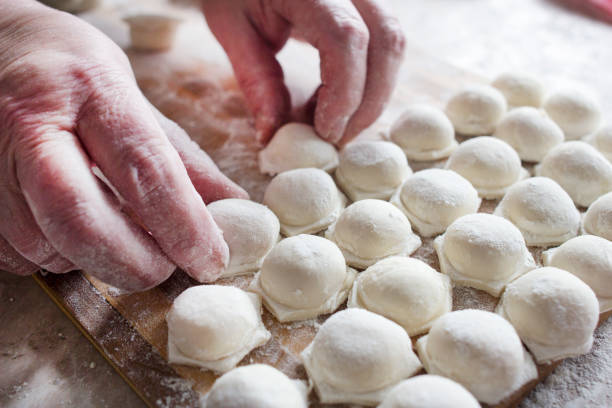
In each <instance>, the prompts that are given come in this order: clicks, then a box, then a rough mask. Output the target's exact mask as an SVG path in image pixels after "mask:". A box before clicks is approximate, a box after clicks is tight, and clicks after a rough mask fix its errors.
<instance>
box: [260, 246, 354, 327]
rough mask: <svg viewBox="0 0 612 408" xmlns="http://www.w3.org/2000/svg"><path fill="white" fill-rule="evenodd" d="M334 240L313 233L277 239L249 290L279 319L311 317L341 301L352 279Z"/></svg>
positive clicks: (335, 305) (334, 306)
mask: <svg viewBox="0 0 612 408" xmlns="http://www.w3.org/2000/svg"><path fill="white" fill-rule="evenodd" d="M355 274H356V272H355V270H353V269H350V268H348V267H347V266H346V263H345V261H344V256H343V255H342V252H341V251H340V249H338V247H337V246H336V244H334V243H333V242H331V241H330V240H328V239H325V238H322V237H318V236H315V235H304V234H301V235H296V236H294V237H290V238H286V239H284V240H282V241H281V242H279V243H278V244H277V245H276V246H275V247H274V249H273V250H272V251H271V252H270V253H269V254H268V256H266V259H265V260H264V263H263V265H262V267H261V271H260V272H259V273H258V274H257V275H256V276H255V279H254V280H253V282H252V283H251V286H250V290H252V291H254V292H256V293H259V294H260V295H261V296H262V297H263V301H264V305H265V306H266V307H267V308H268V310H269V311H270V312H271V313H272V314H273V315H274V316H275V317H276V318H277V319H278V320H279V321H280V322H289V321H294V320H304V319H311V318H314V317H316V316H318V315H320V314H326V313H331V312H333V311H334V310H336V309H337V308H338V306H340V304H341V303H342V302H344V301H345V300H346V298H347V296H348V292H349V290H350V288H351V286H352V284H353V280H354V279H355Z"/></svg>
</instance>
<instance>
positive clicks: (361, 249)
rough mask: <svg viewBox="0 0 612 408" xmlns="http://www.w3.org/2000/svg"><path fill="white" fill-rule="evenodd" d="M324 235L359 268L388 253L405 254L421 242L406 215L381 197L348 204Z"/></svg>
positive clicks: (347, 260)
mask: <svg viewBox="0 0 612 408" xmlns="http://www.w3.org/2000/svg"><path fill="white" fill-rule="evenodd" d="M325 236H326V237H327V238H328V239H330V240H332V241H334V242H335V243H336V244H337V245H338V247H339V248H340V250H341V251H342V253H343V254H344V257H345V258H346V262H347V263H348V264H349V265H350V266H352V267H354V268H360V269H364V268H367V267H368V266H370V265H372V264H374V263H375V262H376V261H378V260H380V259H382V258H386V257H388V256H391V255H405V256H408V255H410V254H411V253H413V252H414V251H416V249H417V248H418V247H420V246H421V239H420V238H419V237H418V236H417V235H416V234H414V233H413V232H412V227H411V225H410V221H408V218H406V216H405V215H404V214H403V213H402V212H401V211H400V210H399V209H398V208H397V207H395V206H394V205H393V204H391V203H388V202H386V201H381V200H369V199H368V200H361V201H357V202H354V203H353V204H351V205H349V206H348V207H347V208H346V209H345V210H344V211H342V214H340V217H338V220H337V221H336V222H335V223H334V224H332V225H330V227H329V229H328V230H327V231H326V233H325Z"/></svg>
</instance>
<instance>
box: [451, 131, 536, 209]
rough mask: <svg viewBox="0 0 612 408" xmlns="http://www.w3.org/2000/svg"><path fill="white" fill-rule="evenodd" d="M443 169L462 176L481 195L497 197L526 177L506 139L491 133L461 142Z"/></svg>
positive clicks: (516, 155)
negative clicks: (503, 139) (498, 137)
mask: <svg viewBox="0 0 612 408" xmlns="http://www.w3.org/2000/svg"><path fill="white" fill-rule="evenodd" d="M446 168H447V169H449V170H453V171H456V172H457V173H459V174H460V175H462V176H463V177H465V178H466V179H467V180H468V181H469V182H470V183H472V185H473V186H474V188H476V190H477V191H478V194H479V195H480V196H481V197H482V198H489V199H492V198H500V197H501V196H503V195H504V194H505V192H506V190H507V189H508V187H510V186H511V185H512V184H514V183H516V182H517V181H519V180H522V179H524V178H526V177H527V176H528V173H527V170H525V169H524V168H522V167H521V159H520V158H519V156H518V154H517V153H516V152H515V151H514V149H513V148H512V147H511V146H510V145H509V144H508V143H506V142H504V141H502V140H499V139H496V138H494V137H490V136H481V137H475V138H473V139H470V140H466V141H465V142H463V143H461V144H460V145H459V147H458V148H457V149H456V150H455V151H454V152H453V154H451V156H450V157H449V158H448V161H447V162H446Z"/></svg>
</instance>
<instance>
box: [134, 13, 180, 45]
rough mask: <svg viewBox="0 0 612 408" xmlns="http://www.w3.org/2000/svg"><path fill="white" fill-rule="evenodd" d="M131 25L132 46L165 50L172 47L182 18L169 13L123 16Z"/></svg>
mask: <svg viewBox="0 0 612 408" xmlns="http://www.w3.org/2000/svg"><path fill="white" fill-rule="evenodd" d="M123 21H125V22H126V23H127V24H128V25H129V26H130V40H131V44H130V45H131V47H132V48H134V49H137V50H144V51H165V50H167V49H169V48H171V47H172V44H173V43H174V38H175V36H176V29H177V28H178V25H179V24H180V23H181V21H182V20H181V19H180V18H178V17H173V16H170V15H167V14H133V15H129V16H126V17H124V18H123Z"/></svg>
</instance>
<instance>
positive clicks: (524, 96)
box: [491, 72, 544, 108]
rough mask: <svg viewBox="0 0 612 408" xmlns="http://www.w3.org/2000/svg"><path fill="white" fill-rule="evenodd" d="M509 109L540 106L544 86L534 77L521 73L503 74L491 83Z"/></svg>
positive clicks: (542, 99)
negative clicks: (503, 98)
mask: <svg viewBox="0 0 612 408" xmlns="http://www.w3.org/2000/svg"><path fill="white" fill-rule="evenodd" d="M491 85H493V86H494V87H495V88H497V89H498V90H499V91H500V92H501V93H502V94H503V95H504V97H505V98H506V101H507V102H508V105H510V106H511V107H518V106H534V107H536V108H537V107H540V106H542V102H543V101H544V85H543V84H542V82H540V81H539V80H538V79H537V78H536V77H534V76H532V75H529V74H526V73H521V72H505V73H503V74H501V75H499V76H498V77H497V78H495V79H494V80H493V82H492V83H491Z"/></svg>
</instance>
